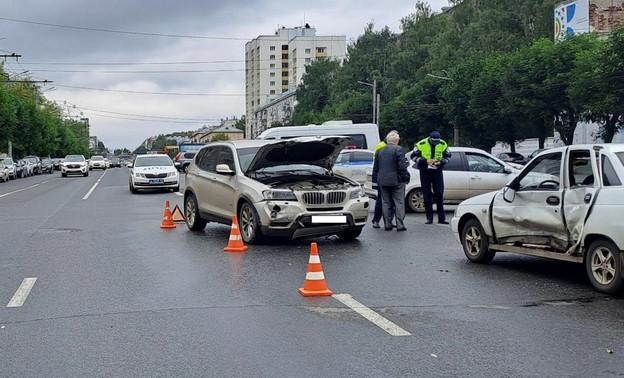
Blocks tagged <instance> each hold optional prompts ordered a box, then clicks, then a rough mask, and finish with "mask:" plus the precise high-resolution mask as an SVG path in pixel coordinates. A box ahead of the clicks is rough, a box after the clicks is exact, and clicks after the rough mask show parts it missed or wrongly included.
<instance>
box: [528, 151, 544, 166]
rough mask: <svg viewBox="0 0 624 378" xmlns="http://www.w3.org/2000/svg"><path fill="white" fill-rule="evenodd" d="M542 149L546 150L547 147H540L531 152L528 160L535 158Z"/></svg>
mask: <svg viewBox="0 0 624 378" xmlns="http://www.w3.org/2000/svg"><path fill="white" fill-rule="evenodd" d="M542 151H546V149H545V148H538V149H537V150H535V151H533V152H531V153H530V154H529V156H527V157H526V162H527V163H528V162H530V161H531V160H533V158H534V157H536V156H537V155H539V153H540V152H542Z"/></svg>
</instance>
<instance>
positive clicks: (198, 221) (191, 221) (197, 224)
mask: <svg viewBox="0 0 624 378" xmlns="http://www.w3.org/2000/svg"><path fill="white" fill-rule="evenodd" d="M184 218H186V227H188V229H189V230H191V231H202V230H203V229H204V228H206V224H207V223H208V222H207V221H206V220H205V219H203V218H202V217H201V216H200V215H199V206H198V205H197V198H195V196H194V195H193V194H189V195H188V196H187V197H186V199H185V200H184Z"/></svg>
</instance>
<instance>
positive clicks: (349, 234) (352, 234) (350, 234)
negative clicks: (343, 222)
mask: <svg viewBox="0 0 624 378" xmlns="http://www.w3.org/2000/svg"><path fill="white" fill-rule="evenodd" d="M361 233H362V227H359V228H353V229H350V230H347V231H343V232H340V233H338V234H337V235H338V237H339V238H340V240H345V241H351V240H355V239H357V237H358V236H360V234H361Z"/></svg>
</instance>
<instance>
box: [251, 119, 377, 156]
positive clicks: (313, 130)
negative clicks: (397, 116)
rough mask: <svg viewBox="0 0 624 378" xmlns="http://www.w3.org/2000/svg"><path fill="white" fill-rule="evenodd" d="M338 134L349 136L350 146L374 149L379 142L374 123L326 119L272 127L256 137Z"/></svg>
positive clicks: (290, 137)
mask: <svg viewBox="0 0 624 378" xmlns="http://www.w3.org/2000/svg"><path fill="white" fill-rule="evenodd" d="M329 135H339V136H348V137H351V145H350V146H349V147H350V148H358V149H364V150H371V151H372V150H375V146H377V144H379V141H380V139H379V128H378V127H377V125H375V124H374V123H353V122H352V121H327V122H324V123H323V124H322V125H307V126H284V127H272V128H270V129H267V130H265V131H264V132H262V134H260V135H258V137H257V138H256V139H292V138H297V137H301V136H329Z"/></svg>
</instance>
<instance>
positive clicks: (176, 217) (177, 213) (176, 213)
mask: <svg viewBox="0 0 624 378" xmlns="http://www.w3.org/2000/svg"><path fill="white" fill-rule="evenodd" d="M171 218H172V219H173V221H174V222H186V218H184V215H182V210H180V208H179V207H178V205H176V206H175V207H174V208H173V213H172V214H171Z"/></svg>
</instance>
